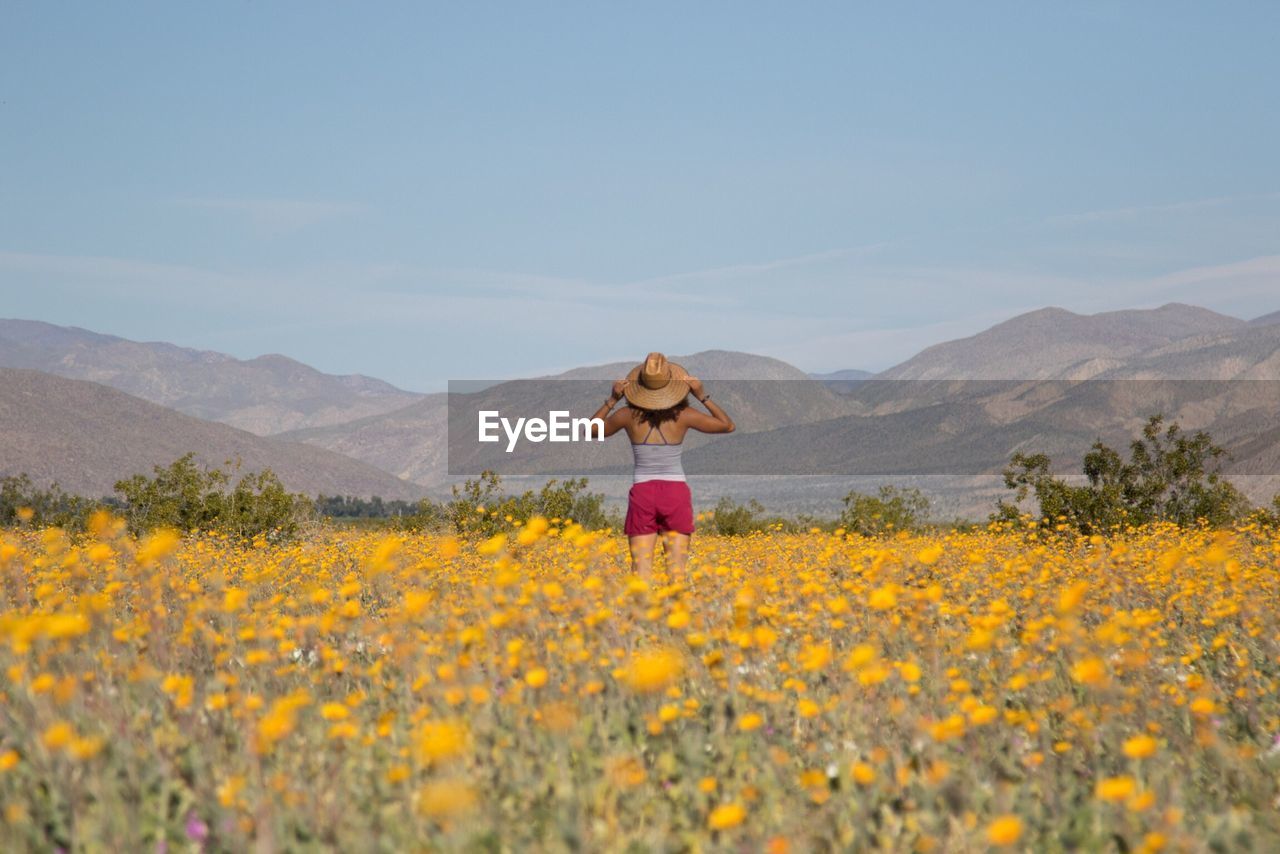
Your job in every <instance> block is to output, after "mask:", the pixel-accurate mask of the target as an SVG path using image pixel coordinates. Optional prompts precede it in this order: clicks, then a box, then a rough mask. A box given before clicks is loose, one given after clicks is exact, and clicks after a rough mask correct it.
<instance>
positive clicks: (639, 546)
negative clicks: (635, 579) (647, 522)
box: [627, 534, 658, 577]
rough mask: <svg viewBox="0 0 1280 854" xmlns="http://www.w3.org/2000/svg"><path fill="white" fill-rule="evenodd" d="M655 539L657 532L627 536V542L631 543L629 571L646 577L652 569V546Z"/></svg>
mask: <svg viewBox="0 0 1280 854" xmlns="http://www.w3.org/2000/svg"><path fill="white" fill-rule="evenodd" d="M657 541H658V535H657V534H640V535H639V536H635V537H628V538H627V542H628V543H630V544H631V571H632V572H634V573H635V574H636V575H639V576H642V577H647V576H648V575H649V574H650V573H651V572H652V571H653V547H654V544H655V543H657Z"/></svg>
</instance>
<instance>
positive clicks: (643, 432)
mask: <svg viewBox="0 0 1280 854" xmlns="http://www.w3.org/2000/svg"><path fill="white" fill-rule="evenodd" d="M690 393H692V394H693V396H694V397H695V398H697V400H698V402H699V403H701V404H702V405H703V406H705V407H706V408H707V412H701V411H699V410H697V409H694V408H692V407H691V406H690V405H689V394H690ZM624 397H625V398H626V400H627V404H628V405H627V406H626V407H623V408H622V409H619V410H618V411H617V412H613V413H612V414H610V411H611V410H612V409H613V407H614V406H615V405H617V403H618V402H619V401H620V400H622V399H623V398H624ZM708 413H710V414H708ZM592 417H593V418H602V419H604V434H605V435H606V436H612V435H613V434H614V433H617V432H618V431H619V430H626V431H627V436H628V437H629V438H630V439H631V452H632V454H633V455H634V457H635V481H634V483H633V484H632V486H631V492H630V494H629V496H628V501H627V521H626V525H625V526H624V527H623V530H624V531H625V532H626V535H627V538H628V540H629V541H630V543H631V568H632V570H633V571H634V572H636V573H638V574H640V575H648V574H649V571H650V569H652V567H653V550H654V546H655V544H656V543H657V540H658V536H659V535H661V536H662V547H663V550H664V551H665V552H666V555H667V565H668V568H669V569H670V570H671V571H672V572H682V571H683V570H684V567H685V563H686V562H687V561H688V559H689V536H690V535H691V534H692V533H693V499H692V496H691V495H690V493H689V484H688V483H687V482H686V481H685V478H684V468H683V467H682V466H681V465H680V452H681V451H682V450H683V447H684V445H683V443H684V435H685V433H687V432H689V431H690V430H697V431H698V432H700V433H732V432H733V428H734V425H733V419H732V418H730V417H729V416H728V415H726V414H725V412H724V410H723V409H721V408H720V407H719V406H717V405H716V404H715V402H714V401H713V400H712V399H711V395H709V394H707V393H706V390H705V389H704V388H703V387H702V382H701V381H700V380H699V379H698V378H697V377H693V376H690V375H689V373H688V371H686V370H685V369H684V368H682V367H680V366H679V365H677V364H675V363H674V362H668V361H667V357H666V356H664V355H662V354H661V353H650V354H649V355H648V356H647V357H646V358H645V360H644V364H641V365H637V366H636V367H635V368H633V369H632V370H631V372H630V373H629V374H627V376H626V379H621V380H618V381H617V382H615V383H614V384H613V392H612V394H610V395H609V399H608V400H606V401H605V402H604V405H603V406H601V407H600V408H599V409H598V410H596V414H595V415H594V416H592Z"/></svg>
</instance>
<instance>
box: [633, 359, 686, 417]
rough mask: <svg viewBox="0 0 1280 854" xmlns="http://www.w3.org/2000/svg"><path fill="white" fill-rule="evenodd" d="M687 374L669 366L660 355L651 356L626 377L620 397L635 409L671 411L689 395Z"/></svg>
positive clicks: (673, 364) (683, 370) (674, 366)
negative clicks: (623, 397) (624, 398)
mask: <svg viewBox="0 0 1280 854" xmlns="http://www.w3.org/2000/svg"><path fill="white" fill-rule="evenodd" d="M688 376H689V372H688V371H686V370H685V369H684V368H682V367H681V366H680V365H677V364H676V363H675V362H668V361H667V357H666V356H664V355H662V354H661V353H650V354H649V355H648V356H646V357H645V360H644V362H642V363H641V364H639V365H636V366H635V367H634V368H632V369H631V372H630V373H629V374H627V378H626V380H625V382H626V384H627V385H626V388H625V389H624V390H623V394H625V395H626V397H627V403H629V404H631V405H632V406H634V407H636V408H637V409H670V408H671V407H673V406H675V405H676V404H677V403H679V402H680V401H682V400H684V398H685V395H687V394H688V393H689V383H688V382H686V380H687V378H688Z"/></svg>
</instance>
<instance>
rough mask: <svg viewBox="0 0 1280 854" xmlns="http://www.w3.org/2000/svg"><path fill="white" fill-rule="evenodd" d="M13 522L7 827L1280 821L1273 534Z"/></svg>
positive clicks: (0, 838)
mask: <svg viewBox="0 0 1280 854" xmlns="http://www.w3.org/2000/svg"><path fill="white" fill-rule="evenodd" d="M695 539H696V542H695V552H694V557H693V560H692V562H691V564H690V567H689V571H688V574H687V575H684V576H681V577H671V576H670V575H669V574H667V573H666V572H665V570H664V569H663V568H662V567H661V564H660V565H659V567H658V568H657V570H656V571H655V575H654V576H653V577H650V578H637V577H634V576H632V575H630V574H629V570H628V567H627V562H626V559H625V557H626V555H625V541H624V540H623V539H622V538H621V537H620V536H618V535H610V534H607V533H592V532H585V531H583V530H581V529H579V528H577V527H576V526H573V525H572V524H568V525H561V524H559V520H543V519H535V520H533V521H532V522H531V523H529V524H528V525H527V526H525V527H523V528H519V529H517V530H515V531H513V532H512V533H511V534H510V535H509V536H498V537H495V538H494V539H491V540H486V541H477V542H470V541H459V540H456V539H454V538H452V537H448V536H443V535H397V536H387V535H386V534H382V533H373V534H370V533H356V532H349V531H336V530H325V531H318V532H316V533H314V534H312V535H310V536H308V537H307V538H305V539H303V540H301V541H298V542H294V543H290V544H282V545H271V544H267V543H263V542H258V543H255V544H253V545H252V546H251V547H245V546H242V545H238V544H235V543H232V542H229V541H226V540H222V539H218V538H216V537H211V536H192V537H187V538H179V537H178V536H177V535H175V534H172V533H168V532H161V533H158V534H155V535H153V536H151V537H149V538H146V539H143V540H142V541H140V542H139V541H136V540H134V539H132V538H130V537H128V536H127V535H126V534H125V533H124V532H123V529H122V526H121V525H120V523H119V522H118V521H116V520H113V519H111V518H110V517H106V516H99V517H96V518H95V519H94V522H93V524H92V526H91V531H90V533H89V534H88V535H86V536H84V537H82V538H74V539H73V538H69V537H68V536H67V535H66V534H64V533H63V532H61V531H58V530H46V531H25V532H17V533H10V534H8V535H4V536H0V591H2V593H0V678H2V679H3V688H2V690H0V724H2V727H0V804H2V809H3V815H2V816H0V849H2V850H5V851H20V850H52V849H57V848H62V849H66V850H109V851H154V850H204V851H240V850H246V849H256V850H264V851H271V850H311V849H321V848H336V849H341V850H348V851H353V850H386V851H405V850H455V849H480V850H511V851H527V850H535V849H537V850H547V849H550V850H633V849H634V850H654V851H668V850H713V849H727V850H752V851H754V850H767V851H777V852H781V851H807V850H848V849H883V850H902V851H931V850H933V851H983V850H988V849H991V848H1002V847H1008V848H1010V849H1013V850H1021V849H1035V850H1070V849H1080V850H1098V849H1103V850H1119V851H1155V850H1160V849H1164V850H1171V851H1180V850H1193V851H1196V850H1211V849H1217V850H1242V849H1249V848H1252V849H1255V850H1260V851H1275V850H1280V809H1278V807H1280V803H1278V802H1277V797H1278V795H1280V690H1278V688H1280V685H1278V678H1280V539H1277V537H1276V536H1275V535H1274V534H1267V533H1264V532H1262V531H1259V530H1253V529H1242V530H1237V531H1229V532H1211V531H1196V532H1180V531H1177V530H1175V529H1165V528H1160V529H1149V530H1143V531H1139V532H1135V533H1132V534H1129V535H1126V536H1123V537H1118V538H1114V539H1108V540H1103V539H1101V538H1093V539H1089V538H1077V537H1065V536H1063V535H1058V534H1055V533H1053V532H1045V533H1037V532H1035V531H1031V532H1026V531H1021V532H1013V531H1000V530H988V531H984V532H980V533H965V534H961V533H954V534H940V535H932V536H928V537H909V536H902V537H899V538H897V539H892V540H869V539H863V538H859V537H852V536H845V535H844V534H843V532H836V533H835V534H830V533H817V532H813V533H808V534H801V535H791V534H781V533H777V534H760V535H753V536H750V537H740V538H717V537H710V536H702V535H697V536H696V538H695Z"/></svg>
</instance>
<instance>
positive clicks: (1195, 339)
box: [0, 304, 1280, 497]
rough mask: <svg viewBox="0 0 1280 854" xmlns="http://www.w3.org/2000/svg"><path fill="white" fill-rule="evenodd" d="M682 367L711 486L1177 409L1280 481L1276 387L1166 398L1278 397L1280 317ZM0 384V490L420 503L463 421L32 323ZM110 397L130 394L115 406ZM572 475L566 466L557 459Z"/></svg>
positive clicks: (1123, 430)
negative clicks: (164, 469)
mask: <svg viewBox="0 0 1280 854" xmlns="http://www.w3.org/2000/svg"><path fill="white" fill-rule="evenodd" d="M673 359H674V360H675V361H678V362H681V363H682V364H684V365H685V367H687V368H688V369H689V370H690V371H691V372H692V373H694V374H696V375H698V376H699V377H701V378H703V379H704V380H707V381H708V383H709V384H713V383H717V384H718V385H711V386H710V387H711V388H712V389H713V390H715V392H716V394H717V398H718V399H719V401H720V403H721V404H722V405H724V406H725V408H726V409H727V410H729V411H730V412H731V413H732V414H733V415H734V418H735V420H736V421H737V422H738V425H739V430H738V432H737V433H736V434H735V435H734V436H731V437H720V438H716V439H715V440H714V441H711V442H706V441H705V440H700V439H694V440H692V441H691V442H690V447H689V450H688V451H687V454H686V458H687V461H688V464H689V466H690V470H691V471H697V470H699V468H702V469H703V470H707V471H715V470H720V469H721V468H722V467H723V466H724V465H726V464H730V465H731V467H733V466H736V467H737V468H736V469H734V470H741V467H742V463H741V461H742V460H743V459H748V460H751V459H758V460H765V461H769V466H766V467H764V468H763V469H762V470H761V471H760V475H764V474H768V473H770V471H807V470H810V469H812V470H814V471H815V472H825V471H834V470H836V469H839V470H840V471H841V472H843V473H850V472H866V473H868V474H870V473H878V472H898V473H902V474H910V473H939V474H941V473H947V472H960V471H963V472H979V471H986V472H991V471H998V468H999V465H1000V464H1001V463H1002V462H1004V461H1007V459H1008V456H1009V454H1010V453H1011V452H1012V451H1013V450H1046V451H1049V452H1053V453H1055V454H1058V455H1059V456H1061V457H1062V458H1063V459H1064V460H1065V459H1069V458H1071V455H1072V454H1074V453H1075V450H1076V449H1077V448H1079V447H1080V446H1081V444H1082V443H1083V444H1085V445H1087V443H1088V442H1089V441H1092V439H1093V438H1096V437H1098V436H1103V437H1104V438H1107V439H1108V440H1110V441H1119V442H1121V443H1122V444H1123V440H1124V439H1125V437H1128V436H1132V435H1133V433H1134V432H1135V430H1136V427H1137V426H1138V425H1140V423H1141V421H1142V420H1144V418H1145V414H1148V413H1149V411H1150V410H1152V409H1153V408H1159V407H1161V406H1169V405H1175V406H1176V408H1175V409H1174V410H1173V411H1169V412H1167V413H1166V414H1168V415H1170V416H1171V417H1177V418H1179V419H1180V420H1181V421H1182V422H1183V423H1184V424H1185V425H1186V426H1188V427H1193V428H1198V427H1203V428H1206V429H1209V430H1210V431H1211V432H1212V433H1213V434H1214V436H1215V438H1218V437H1223V438H1224V439H1226V440H1229V441H1230V442H1232V443H1234V444H1233V451H1236V450H1239V451H1241V452H1242V453H1244V457H1242V458H1241V457H1237V459H1236V460H1235V462H1234V463H1233V466H1235V468H1236V469H1237V470H1239V471H1244V472H1248V471H1251V470H1255V471H1256V470H1259V467H1261V468H1263V469H1266V470H1267V472H1268V473H1269V472H1270V470H1271V468H1274V466H1272V465H1271V464H1270V463H1268V462H1267V461H1268V460H1271V459H1273V458H1274V459H1276V461H1277V463H1280V444H1278V443H1280V436H1277V434H1276V430H1275V429H1273V428H1272V426H1271V425H1272V424H1274V423H1275V422H1276V421H1277V420H1280V419H1276V418H1275V415H1276V412H1277V408H1278V406H1277V401H1276V400H1275V399H1274V397H1275V396H1274V395H1272V394H1271V393H1270V389H1269V386H1267V387H1265V388H1266V391H1265V392H1262V393H1259V390H1260V389H1263V388H1264V386H1261V385H1253V386H1246V385H1242V384H1239V383H1220V384H1219V385H1210V386H1206V387H1204V388H1203V389H1198V390H1197V389H1187V388H1182V387H1179V388H1180V389H1181V391H1179V392H1178V395H1181V396H1178V395H1175V396H1174V397H1173V398H1171V397H1170V393H1169V389H1170V388H1172V387H1171V386H1167V385H1166V386H1163V387H1162V386H1160V385H1159V381H1168V380H1188V379H1197V380H1216V381H1221V380H1240V381H1245V380H1280V312H1274V313H1272V314H1268V315H1265V316H1263V317H1259V318H1255V319H1253V320H1251V321H1246V320H1242V319H1239V318H1234V317H1229V316H1226V315H1223V314H1218V313H1215V312H1212V311H1209V310H1207V309H1204V308H1199V307H1195V306H1188V305H1181V304H1169V305H1165V306H1161V307H1160V308H1156V309H1148V310H1128V311H1116V312H1106V313H1101V314H1094V315H1082V314H1076V313H1073V312H1070V311H1066V310H1065V309H1061V308H1046V309H1040V310H1038V311H1033V312H1029V313H1026V314H1022V315H1019V316H1017V317H1014V318H1011V319H1010V320H1007V321H1005V322H1003V323H1000V324H997V325H995V326H993V327H991V328H990V329H987V330H985V331H984V332H981V333H978V334H977V335H973V336H970V337H968V338H963V339H959V340H955V341H948V342H944V343H940V344H937V345H934V346H932V347H929V348H926V349H925V350H923V351H921V352H920V353H919V354H917V355H916V356H914V357H912V358H911V359H908V360H907V361H905V362H903V363H901V364H899V365H896V366H894V367H892V368H890V369H888V370H886V371H882V372H880V373H878V374H871V373H868V372H865V371H858V370H855V369H849V370H845V371H837V372H833V373H830V374H821V375H809V374H805V373H804V372H802V371H800V370H799V369H797V368H795V367H793V366H791V365H788V364H786V363H785V362H781V361H778V360H776V359H770V358H766V357H763V356H756V355H752V354H748V353H735V352H728V351H706V352H702V353H695V354H691V355H688V356H675V357H673ZM0 367H4V368H25V369H28V370H25V371H4V372H3V373H0V474H4V473H12V472H14V471H19V470H25V471H27V472H28V473H30V474H31V475H32V476H33V477H38V478H42V479H45V480H49V479H55V478H56V479H58V480H59V481H60V482H61V483H62V484H63V486H64V487H66V488H77V487H78V485H83V488H85V489H90V490H97V491H101V489H102V487H103V485H104V484H106V482H107V479H108V478H110V477H115V476H117V475H120V476H122V475H123V474H128V473H132V470H145V468H147V467H149V465H150V464H153V463H160V462H168V461H169V460H171V459H172V458H175V457H176V456H179V455H180V454H181V453H183V452H185V451H187V450H197V451H203V452H204V453H205V455H206V456H207V457H208V458H209V460H210V461H212V462H222V460H223V459H229V458H231V457H233V456H238V457H240V458H241V459H242V460H243V461H244V465H245V466H246V467H260V466H264V465H269V466H271V467H272V468H273V469H274V470H276V471H277V473H278V474H281V475H282V477H283V476H285V475H286V473H287V475H288V477H286V478H285V479H286V482H290V481H292V483H291V484H290V485H291V486H292V487H293V488H297V489H304V490H306V491H325V492H330V493H332V492H343V493H347V494H353V495H368V494H374V493H377V494H381V495H383V496H384V497H402V496H411V495H417V494H421V493H422V492H423V490H424V489H434V490H438V489H439V488H440V487H441V486H442V485H443V484H445V483H447V482H448V481H449V477H448V475H447V471H446V459H447V458H448V455H449V452H450V450H451V449H449V448H448V447H447V442H446V438H447V435H448V433H449V427H450V415H451V413H450V411H449V405H448V404H449V397H448V395H446V394H443V393H436V394H417V393H414V392H409V391H405V390H402V389H398V388H395V387H394V386H391V385H389V384H387V383H384V382H381V381H380V380H376V379H372V378H369V377H363V376H358V375H353V376H334V375H330V374H324V373H322V372H320V371H317V370H315V369H313V368H311V367H309V366H307V365H304V364H302V363H300V362H296V361H293V360H291V359H288V358H286V357H284V356H263V357H259V358H257V359H248V360H240V359H235V358H233V357H231V356H227V355H225V354H220V353H214V352H209V351H200V350H192V349H187V348H182V347H177V346H174V345H171V344H165V343H156V342H151V343H140V342H134V341H129V340H126V339H122V338H117V337H114V336H109V335H101V334H99V333H95V332H90V331H87V330H82V329H75V328H69V327H59V326H53V325H50V324H46V323H39V322H35V321H21V320H8V321H0ZM630 367H631V365H630V364H629V363H616V364H607V365H596V366H589V367H583V368H578V369H575V370H571V371H567V372H565V373H563V374H559V375H556V376H554V377H543V378H538V379H540V380H543V382H533V383H530V382H528V381H522V382H509V383H499V384H496V385H493V386H491V387H489V388H486V389H484V390H482V391H480V392H477V393H475V394H474V395H472V396H470V397H468V398H465V399H464V398H456V399H455V403H457V401H461V400H465V401H466V403H467V406H472V408H474V406H478V405H481V404H483V403H484V401H503V402H504V405H508V406H511V405H514V406H517V407H519V409H520V410H521V411H525V410H528V411H535V412H536V411H545V410H546V409H548V408H549V405H550V404H551V403H552V402H555V404H556V406H557V408H567V409H570V410H571V411H572V412H574V414H579V413H581V414H590V412H591V411H593V410H594V409H595V407H596V405H598V403H599V400H601V399H603V395H604V394H605V393H607V392H606V389H605V382H606V381H608V380H612V379H616V378H618V377H620V376H622V375H623V374H624V373H625V372H626V370H627V369H629V368H630ZM36 372H40V373H36ZM55 374H56V375H57V376H50V375H55ZM73 380H82V381H83V380H88V381H90V383H92V384H93V385H90V383H85V382H79V383H76V382H73ZM1085 380H1097V381H1103V380H1105V381H1121V380H1123V381H1133V380H1144V381H1147V384H1146V385H1134V384H1129V385H1124V384H1121V383H1119V382H1083V381H1085ZM86 386H87V387H88V388H85V387H86ZM104 386H110V387H111V389H105V390H103V391H96V389H103V387H104ZM1136 388H1142V389H1145V391H1144V392H1143V394H1145V395H1146V396H1145V397H1144V396H1143V394H1137V393H1135V392H1134V391H1133V390H1134V389H1136ZM1162 389H1163V390H1162ZM112 390H114V391H113V393H111V394H108V393H107V392H108V391H112ZM91 392H92V393H91ZM122 393H123V394H122ZM1161 395H1163V397H1162V396H1161ZM37 399H39V400H41V401H42V402H41V403H40V404H39V405H35V401H36V400H37ZM473 405H474V406H473ZM160 407H164V408H163V409H161V408H160ZM455 410H458V411H455V412H454V413H453V415H454V416H455V417H457V415H458V412H461V411H463V409H462V408H460V404H459V405H455ZM466 411H470V410H466ZM161 413H164V414H163V415H162V414H161ZM73 414H74V416H75V417H72V415H73ZM211 422H220V423H216V424H215V423H211ZM76 425H79V426H76ZM128 425H134V428H133V429H132V430H131V429H130V428H129V427H128ZM148 425H149V426H148ZM18 426H21V430H20V431H19V430H18V429H17V428H18ZM454 427H455V429H458V425H456V424H455V425H454ZM234 428H240V429H234ZM95 429H96V433H95ZM77 431H79V432H77ZM19 434H20V435H21V436H22V438H21V440H20V441H19V440H17V439H15V438H14V437H15V436H17V435H19ZM253 434H256V435H253ZM104 437H106V438H104ZM605 444H606V446H607V447H600V448H598V449H597V448H592V449H590V451H589V452H586V453H585V455H584V456H583V457H582V459H581V464H582V466H583V468H584V469H590V470H593V471H601V472H603V471H609V470H621V469H622V468H625V463H626V459H625V457H626V455H625V448H624V447H623V446H622V444H620V443H616V442H615V443H612V444H610V443H605ZM452 452H453V454H455V455H458V456H455V458H454V462H455V466H454V468H455V470H458V468H459V466H465V464H466V460H465V458H464V456H465V454H466V453H467V448H466V446H465V445H459V446H458V447H455V448H453V449H452ZM539 453H544V452H543V451H537V452H536V453H535V456H534V459H535V462H536V460H537V458H538V456H537V454H539ZM308 454H309V455H310V456H308ZM166 457H167V458H166ZM554 459H555V457H554V455H549V456H546V461H547V462H548V464H551V463H552V461H553V460H554ZM1075 459H1078V455H1077V456H1075ZM851 460H853V461H855V463H856V464H851V462H850V461H851ZM1250 466H1253V467H1254V468H1253V469H1251V468H1250ZM130 467H132V469H131V470H130V471H125V469H130ZM833 467H834V468H833ZM535 468H536V466H535ZM1264 480H1266V481H1267V483H1268V484H1269V483H1270V480H1271V479H1270V478H1268V479H1264ZM758 481H759V477H757V478H756V482H758ZM108 486H109V484H108ZM777 488H778V489H781V490H783V492H785V491H786V488H787V487H786V485H785V484H781V485H779V486H778V487H777ZM793 488H794V487H793Z"/></svg>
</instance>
